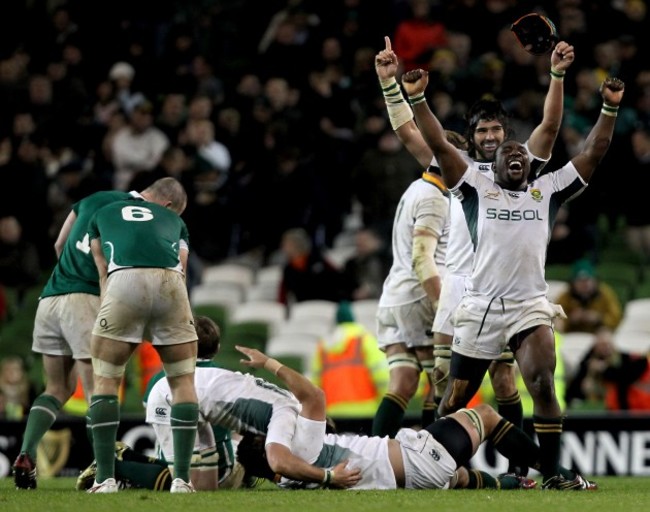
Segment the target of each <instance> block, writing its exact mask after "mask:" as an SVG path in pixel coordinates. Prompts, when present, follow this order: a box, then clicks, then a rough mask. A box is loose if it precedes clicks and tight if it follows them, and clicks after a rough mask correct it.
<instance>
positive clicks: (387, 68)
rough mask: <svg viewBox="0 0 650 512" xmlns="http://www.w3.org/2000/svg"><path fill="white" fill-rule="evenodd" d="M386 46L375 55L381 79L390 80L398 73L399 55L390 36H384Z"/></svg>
mask: <svg viewBox="0 0 650 512" xmlns="http://www.w3.org/2000/svg"><path fill="white" fill-rule="evenodd" d="M384 42H385V43H386V48H384V49H383V50H381V51H380V52H379V53H378V54H377V55H375V71H376V72H377V76H378V77H379V79H380V80H388V79H389V78H393V77H394V76H395V75H396V74H397V65H398V64H399V62H398V60H397V55H396V54H395V52H394V51H393V48H392V46H391V42H390V37H388V36H384Z"/></svg>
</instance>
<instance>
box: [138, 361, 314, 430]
mask: <svg viewBox="0 0 650 512" xmlns="http://www.w3.org/2000/svg"><path fill="white" fill-rule="evenodd" d="M194 384H195V387H196V394H197V396H198V398H199V416H200V420H199V421H200V423H209V424H210V425H220V426H222V427H224V428H229V429H231V430H234V431H235V432H238V433H240V434H244V433H247V432H250V433H253V434H264V435H266V434H267V433H268V427H269V423H270V421H271V417H272V416H273V415H274V414H275V413H276V412H277V411H279V410H288V411H290V412H291V414H292V415H294V416H295V417H297V416H298V414H299V413H300V410H301V405H300V402H298V400H297V399H296V397H295V396H294V395H293V394H292V393H290V392H289V391H287V390H286V389H283V388H280V387H278V386H276V385H275V384H272V383H270V382H267V381H265V380H263V379H260V378H256V377H254V376H252V375H250V374H242V373H240V372H233V371H230V370H225V369H223V368H212V367H197V368H196V370H195V373H194ZM171 403H172V394H171V390H170V388H169V383H168V382H167V379H160V380H159V381H158V382H156V384H155V385H154V386H153V387H152V388H151V392H150V393H149V399H148V400H147V405H146V407H147V419H146V421H147V423H152V424H153V423H156V424H169V422H170V417H171ZM287 435H288V436H289V438H291V437H292V436H293V431H292V432H289V433H287Z"/></svg>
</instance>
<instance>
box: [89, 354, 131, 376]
mask: <svg viewBox="0 0 650 512" xmlns="http://www.w3.org/2000/svg"><path fill="white" fill-rule="evenodd" d="M125 370H126V364H113V363H109V362H108V361H104V360H103V359H98V358H96V357H93V372H95V375H99V376H100V377H104V378H106V379H121V378H122V376H123V375H124V372H125Z"/></svg>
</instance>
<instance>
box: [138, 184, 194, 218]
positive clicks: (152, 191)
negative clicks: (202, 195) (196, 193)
mask: <svg viewBox="0 0 650 512" xmlns="http://www.w3.org/2000/svg"><path fill="white" fill-rule="evenodd" d="M141 194H142V197H144V198H145V199H146V200H147V201H151V202H152V203H157V204H160V205H162V206H164V207H165V208H169V209H170V210H173V211H175V212H176V213H177V214H178V215H180V214H181V213H183V211H185V207H186V206H187V193H186V192H185V188H183V185H181V182H180V181H178V180H177V179H176V178H161V179H159V180H156V181H155V182H154V183H152V184H151V185H149V186H148V187H147V188H145V189H144V190H143V191H142V192H141Z"/></svg>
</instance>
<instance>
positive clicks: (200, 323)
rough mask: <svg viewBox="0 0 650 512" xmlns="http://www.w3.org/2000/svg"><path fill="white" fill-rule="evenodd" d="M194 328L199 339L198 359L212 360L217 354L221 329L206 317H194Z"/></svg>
mask: <svg viewBox="0 0 650 512" xmlns="http://www.w3.org/2000/svg"><path fill="white" fill-rule="evenodd" d="M194 328H195V329H196V334H197V336H198V339H199V344H198V354H197V356H198V358H199V359H212V358H213V357H214V356H216V355H217V353H218V352H219V345H220V344H221V329H219V326H218V325H217V323H216V322H215V321H214V320H212V319H211V318H209V317H207V316H195V317H194Z"/></svg>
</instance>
